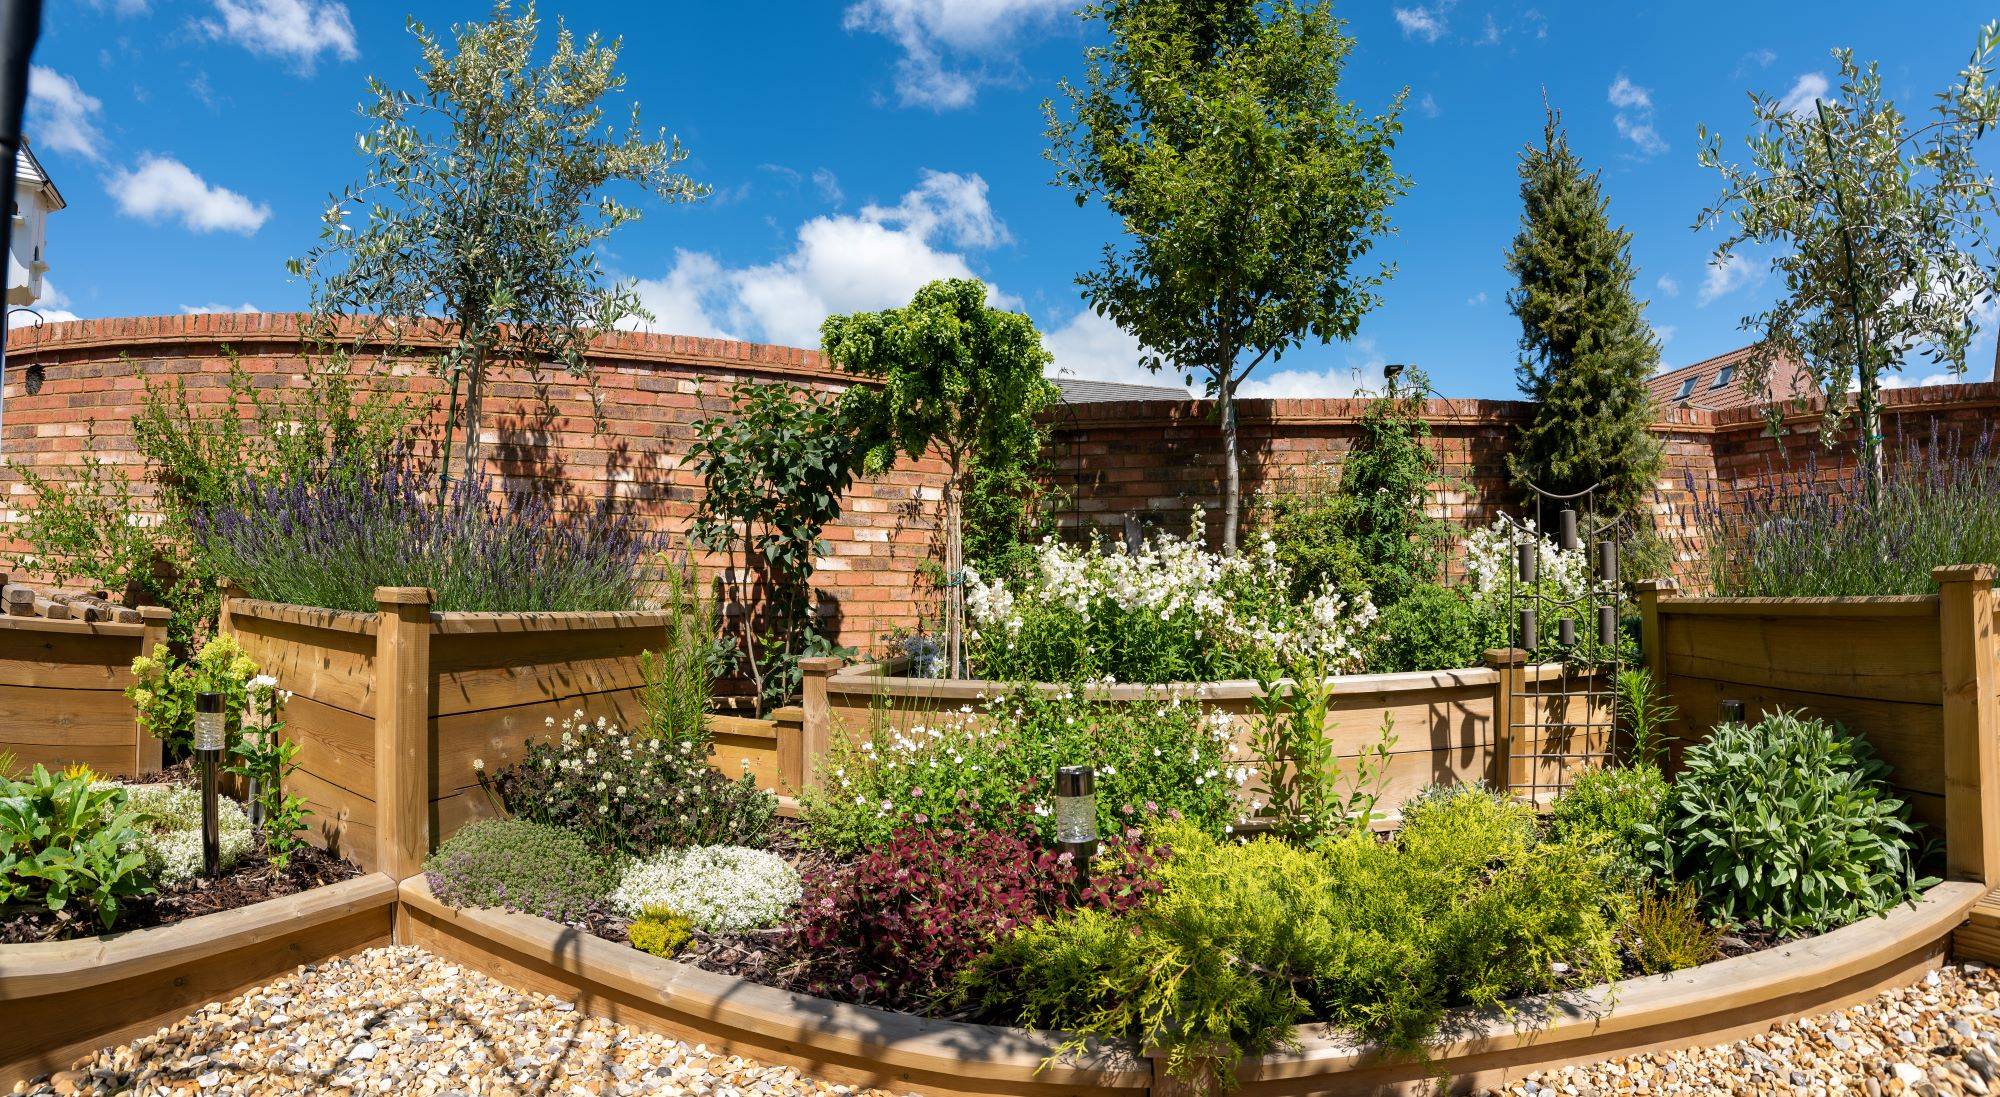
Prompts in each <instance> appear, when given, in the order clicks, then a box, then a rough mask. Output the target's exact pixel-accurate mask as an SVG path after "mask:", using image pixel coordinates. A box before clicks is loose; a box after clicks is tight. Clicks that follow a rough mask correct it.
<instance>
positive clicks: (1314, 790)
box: [1249, 661, 1396, 844]
mask: <svg viewBox="0 0 2000 1097" xmlns="http://www.w3.org/2000/svg"><path fill="white" fill-rule="evenodd" d="M1260 684H1261V685H1262V687H1263V692H1262V694H1261V695H1260V696H1259V697H1258V698H1257V713H1256V716H1255V717H1254V718H1253V719H1252V720H1251V724H1250V734H1249V753H1250V756H1251V757H1252V758H1254V759H1256V761H1257V763H1258V768H1259V771H1260V773H1261V775H1262V776H1261V785H1262V789H1261V791H1262V796H1261V797H1260V798H1259V799H1257V800H1253V801H1252V802H1251V804H1250V805H1249V806H1250V810H1251V811H1252V812H1253V813H1255V812H1259V811H1261V812H1262V815H1263V817H1264V819H1265V820H1266V821H1267V822H1268V824H1269V826H1270V833H1271V834H1272V836H1273V837H1276V838H1277V839H1279V840H1280V841H1285V842H1291V843H1294V844H1309V843H1312V842H1316V841H1319V840H1320V839H1323V838H1329V837H1334V836H1337V835H1341V834H1345V833H1347V832H1348V831H1350V830H1352V829H1354V828H1355V827H1366V826H1367V825H1368V822H1369V820H1370V819H1371V818H1372V817H1373V816H1374V814H1375V804H1376V801H1377V800H1378V799H1379V798H1380V796H1381V792H1382V777H1383V773H1384V770H1385V769H1386V767H1387V766H1388V764H1389V748H1390V747H1391V746H1393V745H1394V744H1395V741H1396V725H1395V718H1394V717H1393V716H1391V715H1390V714H1388V713H1384V714H1383V716H1382V730H1381V734H1380V735H1379V737H1378V738H1377V739H1376V741H1375V744H1374V745H1373V746H1371V747H1368V748H1367V749H1365V750H1363V751H1362V752H1361V753H1360V754H1359V755H1357V756H1356V757H1354V758H1352V759H1349V760H1346V761H1345V762H1343V761H1342V760H1341V759H1339V758H1337V757H1336V756H1335V755H1334V751H1333V740H1332V739H1331V738H1329V737H1328V736H1327V734H1326V719H1327V708H1328V702H1329V700H1330V699H1331V697H1332V693H1331V686H1330V683H1329V682H1328V681H1327V678H1326V675H1325V670H1324V667H1323V666H1322V665H1321V664H1319V663H1317V662H1311V661H1306V662H1301V663H1300V664H1298V665H1297V666H1296V667H1295V668H1294V672H1293V675H1292V677H1291V678H1290V679H1286V680H1283V681H1272V682H1264V683H1260Z"/></svg>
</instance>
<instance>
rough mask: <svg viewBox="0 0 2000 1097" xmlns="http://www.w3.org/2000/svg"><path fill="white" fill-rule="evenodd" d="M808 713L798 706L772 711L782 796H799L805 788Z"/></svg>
mask: <svg viewBox="0 0 2000 1097" xmlns="http://www.w3.org/2000/svg"><path fill="white" fill-rule="evenodd" d="M805 723H806V713H805V710H804V709H803V708H800V707H799V706H798V705H786V706H785V707H784V708H781V709H773V710H772V711H771V724H772V726H773V727H774V728H775V730H776V733H777V738H778V743H777V749H778V788H777V790H776V791H777V792H778V794H779V795H781V796H797V795H798V794H799V790H800V789H803V788H805V781H806V775H805V770H804V768H803V766H804V763H805V750H804V743H803V742H802V741H801V740H802V739H803V737H804V735H805Z"/></svg>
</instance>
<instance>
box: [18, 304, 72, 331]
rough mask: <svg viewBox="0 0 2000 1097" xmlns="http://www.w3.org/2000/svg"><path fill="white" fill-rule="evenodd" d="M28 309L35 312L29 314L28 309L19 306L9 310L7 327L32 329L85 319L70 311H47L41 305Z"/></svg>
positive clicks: (31, 306)
mask: <svg viewBox="0 0 2000 1097" xmlns="http://www.w3.org/2000/svg"><path fill="white" fill-rule="evenodd" d="M28 307H29V308H32V309H34V310H35V311H34V312H29V311H28V309H26V308H22V307H21V306H19V305H16V306H14V307H13V308H10V309H8V310H7V326H8V327H9V328H31V327H36V326H38V325H41V324H60V323H62V322H63V321H65V320H81V319H83V317H81V316H78V315H77V314H76V313H73V312H71V311H69V310H68V309H45V308H43V307H41V306H40V305H30V306H28Z"/></svg>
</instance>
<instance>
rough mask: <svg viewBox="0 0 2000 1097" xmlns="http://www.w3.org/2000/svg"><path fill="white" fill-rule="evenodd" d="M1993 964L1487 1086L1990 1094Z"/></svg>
mask: <svg viewBox="0 0 2000 1097" xmlns="http://www.w3.org/2000/svg"><path fill="white" fill-rule="evenodd" d="M1996 1010H2000V974H1996V973H1995V971H1993V970H1992V969H1989V968H1987V967H1986V966H1985V965H1982V964H1965V965H1962V966H1951V967H1946V968H1944V969H1943V970H1941V971H1935V972H1931V973H1929V974H1927V975H1926V976H1925V977H1924V978H1923V980H1922V981H1920V982H1919V983H1917V984H1916V985H1915V986H1910V987H1903V988H1899V989H1896V990H1889V991H1885V992H1883V993H1882V994H1879V995H1877V996H1876V997H1874V998H1872V999H1869V1000H1868V1001H1866V1002H1862V1003H1861V1004H1859V1005H1855V1006H1851V1007H1849V1008H1847V1009H1844V1010H1841V1011H1839V1012H1836V1013H1830V1014H1821V1015H1819V1016H1816V1017H1803V1018H1800V1019H1799V1020H1796V1021H1791V1022H1787V1023H1785V1024H1781V1025H1775V1026H1773V1027H1772V1028H1771V1029H1769V1030H1768V1031H1765V1032H1761V1033H1758V1034H1757V1035H1755V1036H1750V1037H1747V1038H1745V1039H1743V1040H1739V1041H1737V1042H1735V1043H1733V1044H1717V1045H1714V1046H1710V1047H1699V1048H1688V1049H1686V1050H1683V1051H1672V1052H1653V1053H1649V1054H1645V1055H1635V1056H1631V1057H1629V1058H1623V1059H1611V1060H1605V1061H1602V1062H1596V1063H1586V1064H1581V1065H1578V1066H1570V1067H1562V1068H1560V1069H1556V1070H1550V1071H1545V1072H1542V1073H1540V1074H1534V1075H1530V1076H1528V1077H1526V1078H1523V1079H1520V1080H1519V1081H1516V1082H1511V1083H1509V1084H1507V1085H1506V1086H1504V1087H1502V1088H1500V1089H1497V1090H1486V1091H1484V1093H1485V1094H1488V1095H1493V1094H1504V1095H1507V1097H1537V1095H1540V1097H1548V1095H1549V1094H1551V1093H1561V1094H1588V1093H1597V1094H1599V1095H1600V1097H1612V1095H1619V1094H1636V1093H1643V1094H1646V1095H1648V1097H1677V1095H1686V1097H1695V1095H1698V1094H1700V1095H1706V1094H1739V1093H1740V1094H1752V1093H1754V1094H1786V1095H1796V1097H1850V1095H1865V1097H1903V1095H1912V1097H1918V1095H1920V1097H1952V1095H1964V1094H1974V1095H1988V1094H1992V1093H1994V1092H1995V1091H1996V1088H2000V1087H1996V1086H1995V1084H1994V1083H1995V1076H1996V1074H2000V1046H1996V1043H1997V1042H2000V1017H1996V1015H1995V1011H1996Z"/></svg>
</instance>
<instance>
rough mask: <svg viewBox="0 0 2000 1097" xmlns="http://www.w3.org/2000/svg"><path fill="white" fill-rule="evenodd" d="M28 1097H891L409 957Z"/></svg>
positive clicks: (209, 1016) (288, 989)
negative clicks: (631, 1025)
mask: <svg viewBox="0 0 2000 1097" xmlns="http://www.w3.org/2000/svg"><path fill="white" fill-rule="evenodd" d="M14 1092H15V1093H17V1094H21V1093H32V1094H37V1095H42V1094H64V1095H67V1094H89V1095H93V1097H95V1095H108V1094H114V1093H115V1094H131V1095H132V1097H154V1095H159V1097H187V1095H199V1097H211V1095H217V1097H219V1095H224V1094H227V1095H232V1097H233V1095H237V1094H257V1095H262V1094H300V1095H304V1094H320V1093H328V1094H350V1095H361V1094H378V1093H381V1094H398V1095H401V1094H413V1095H418V1097H451V1095H455V1097H509V1095H520V1097H525V1095H528V1094H565V1095H568V1094H577V1095H582V1097H623V1095H627V1094H653V1093H679V1094H706V1095H712V1097H805V1095H811V1097H878V1094H877V1092H876V1091H869V1090H862V1089H860V1088H859V1087H855V1086H844V1085H833V1084H830V1083H827V1082H822V1081H818V1080H816V1079H813V1078H810V1077H807V1076H806V1075H803V1074H801V1073H800V1072H798V1071H796V1070H793V1069H791V1068H789V1067H777V1066H769V1065H766V1064H763V1063H758V1062H754V1061H752V1060H749V1059H745V1058H743V1057H741V1056H734V1055H722V1054H719V1053H716V1052H712V1051H710V1050H709V1049H708V1048H707V1047H706V1046H704V1045H701V1044H689V1043H685V1042H682V1041H679V1040H674V1039H671V1038H669V1037H666V1036H661V1035H658V1034H656V1033H651V1032H646V1031H643V1030H640V1029H628V1028H625V1027H624V1026H622V1025H617V1024H613V1023H612V1022H609V1021H605V1020H602V1019H599V1018H596V1017H592V1016H590V1015H589V1014H587V1013H584V1012H583V1011H581V1010H578V1009H577V1008H576V1006H575V1005H574V1004H572V1003H569V1002H564V1001H560V1000H558V999H555V998H551V997H548V996H545V995H540V994H524V993H521V992H519V991H515V990H512V989H510V988H508V987H505V986H502V985H501V984H499V983H496V982H494V981H492V980H491V979H488V978H486V977H485V976H483V975H481V974H479V973H477V972H474V971H469V970H467V969H464V968H461V967H459V966H457V965H456V964H452V963H448V962H446V961H444V960H441V959H439V958H437V957H435V956H432V955H430V954H429V953H426V952H423V951H422V950H420V949H415V948H409V947H396V948H378V949H370V950H368V951H366V952H362V953H359V954H357V955H355V956H351V957H348V958H346V959H342V960H334V961H329V962H327V963H324V964H319V965H307V966H305V967H301V968H299V969H298V970H297V971H294V972H293V973H292V974H290V975H287V976H284V977H282V978H280V979H278V980H276V981H275V982H272V983H271V984H269V985H267V986H264V987H261V988H259V989H256V990H252V991H250V992H248V993H246V994H243V995H241V996H240V997H237V998H235V999H233V1000H231V1001H229V1002H226V1003H218V1004H214V1005H209V1006H205V1007H203V1008H202V1009H199V1010H197V1011H195V1012H194V1013H192V1014H190V1015H189V1016H188V1017H186V1018H185V1019H183V1020H182V1021H180V1022H179V1023H177V1024H174V1025H171V1026H169V1027H167V1028H163V1029H160V1030H159V1031H158V1032H156V1033H154V1034H153V1035H150V1036H143V1037H140V1038H139V1039H137V1040H134V1041H133V1042H132V1043H130V1044H127V1045H124V1046H121V1047H114V1048H106V1049H104V1050H102V1051H99V1052H97V1053H96V1054H95V1055H90V1056H86V1057H85V1058H83V1059H80V1060H78V1061H77V1062H76V1063H75V1064H73V1065H72V1066H71V1068H70V1069H69V1070H67V1071H63V1072H61V1073H60V1074H57V1075H55V1076H54V1077H52V1078H47V1079H42V1080H40V1081H39V1082H37V1083H35V1084H32V1085H29V1084H21V1085H17V1086H15V1088H14Z"/></svg>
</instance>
